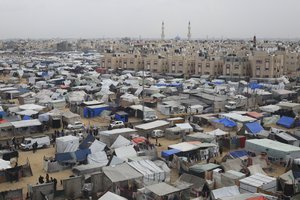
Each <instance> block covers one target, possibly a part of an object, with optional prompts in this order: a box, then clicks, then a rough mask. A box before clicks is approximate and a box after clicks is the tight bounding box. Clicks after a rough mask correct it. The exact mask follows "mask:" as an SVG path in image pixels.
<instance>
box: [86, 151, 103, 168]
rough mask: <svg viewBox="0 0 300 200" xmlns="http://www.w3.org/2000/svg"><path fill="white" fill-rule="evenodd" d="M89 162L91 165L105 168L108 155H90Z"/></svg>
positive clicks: (99, 153) (99, 152)
mask: <svg viewBox="0 0 300 200" xmlns="http://www.w3.org/2000/svg"><path fill="white" fill-rule="evenodd" d="M87 161H88V163H89V164H103V166H104V165H106V164H107V163H108V159H107V155H106V153H105V152H104V151H98V152H97V153H92V154H89V155H88V157H87Z"/></svg>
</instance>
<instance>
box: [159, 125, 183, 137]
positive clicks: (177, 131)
mask: <svg viewBox="0 0 300 200" xmlns="http://www.w3.org/2000/svg"><path fill="white" fill-rule="evenodd" d="M164 135H165V138H166V139H169V140H176V139H179V138H181V137H182V136H183V135H185V134H184V130H182V129H181V128H179V127H172V128H166V130H165V133H164Z"/></svg>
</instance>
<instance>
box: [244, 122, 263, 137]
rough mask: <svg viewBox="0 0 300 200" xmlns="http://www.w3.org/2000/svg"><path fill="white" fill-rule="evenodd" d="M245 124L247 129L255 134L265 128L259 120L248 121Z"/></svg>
mask: <svg viewBox="0 0 300 200" xmlns="http://www.w3.org/2000/svg"><path fill="white" fill-rule="evenodd" d="M245 126H246V129H247V131H248V132H250V133H252V134H254V135H256V134H258V133H259V132H261V131H263V130H264V128H263V127H262V126H261V125H260V123H258V122H251V123H246V124H245Z"/></svg>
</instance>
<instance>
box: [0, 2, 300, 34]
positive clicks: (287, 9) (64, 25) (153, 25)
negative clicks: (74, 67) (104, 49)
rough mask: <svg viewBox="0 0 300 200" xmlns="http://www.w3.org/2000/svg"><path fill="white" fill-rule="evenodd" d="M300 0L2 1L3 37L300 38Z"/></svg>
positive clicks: (0, 5)
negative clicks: (177, 36)
mask: <svg viewBox="0 0 300 200" xmlns="http://www.w3.org/2000/svg"><path fill="white" fill-rule="evenodd" d="M299 9H300V1H299V0H0V38H1V39H6V38H55V37H60V38H80V37H81V38H102V37H124V36H129V37H139V36H141V37H142V38H159V37H160V32H161V21H162V20H163V21H164V22H165V35H166V38H173V37H175V36H176V35H179V36H180V37H184V38H185V37H186V35H187V23H188V21H189V20H190V21H191V26H192V38H205V37H206V36H208V37H210V38H212V37H222V36H223V37H224V38H236V37H239V38H249V37H252V36H253V35H254V34H256V35H257V37H273V38H275V37H281V38H295V37H297V38H298V37H299V36H300V26H299V25H298V19H300V12H299Z"/></svg>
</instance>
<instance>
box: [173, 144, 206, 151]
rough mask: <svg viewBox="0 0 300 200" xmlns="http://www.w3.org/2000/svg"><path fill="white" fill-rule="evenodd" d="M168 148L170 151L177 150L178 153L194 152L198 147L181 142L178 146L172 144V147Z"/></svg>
mask: <svg viewBox="0 0 300 200" xmlns="http://www.w3.org/2000/svg"><path fill="white" fill-rule="evenodd" d="M199 143H200V144H201V142H199ZM169 147H170V148H172V149H178V150H180V151H183V152H184V151H191V150H195V149H198V148H199V146H197V145H195V144H191V143H188V142H181V143H178V144H173V145H170V146H169Z"/></svg>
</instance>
